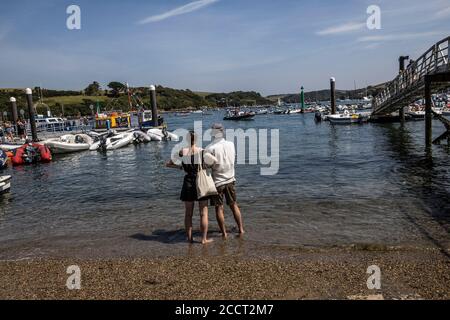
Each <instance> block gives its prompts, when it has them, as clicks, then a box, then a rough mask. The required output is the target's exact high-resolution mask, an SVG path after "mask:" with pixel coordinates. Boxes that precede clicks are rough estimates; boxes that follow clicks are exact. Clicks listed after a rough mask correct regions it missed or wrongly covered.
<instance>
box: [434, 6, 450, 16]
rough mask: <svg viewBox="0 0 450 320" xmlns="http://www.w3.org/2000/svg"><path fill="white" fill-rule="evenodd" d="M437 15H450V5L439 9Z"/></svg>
mask: <svg viewBox="0 0 450 320" xmlns="http://www.w3.org/2000/svg"><path fill="white" fill-rule="evenodd" d="M435 16H436V18H439V19H441V18H446V17H448V16H450V7H447V8H444V9H442V10H439V11H438V12H436V14H435Z"/></svg>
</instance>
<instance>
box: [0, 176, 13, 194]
mask: <svg viewBox="0 0 450 320" xmlns="http://www.w3.org/2000/svg"><path fill="white" fill-rule="evenodd" d="M10 189H11V176H0V194H3V193H6V192H9V191H10Z"/></svg>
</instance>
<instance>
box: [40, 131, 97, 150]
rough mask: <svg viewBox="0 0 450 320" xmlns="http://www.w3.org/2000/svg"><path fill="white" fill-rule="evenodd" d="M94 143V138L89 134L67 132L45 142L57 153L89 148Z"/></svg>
mask: <svg viewBox="0 0 450 320" xmlns="http://www.w3.org/2000/svg"><path fill="white" fill-rule="evenodd" d="M93 143H94V140H93V139H92V138H91V137H90V136H88V135H87V134H75V135H73V134H67V135H64V136H61V137H59V138H57V139H49V140H47V141H46V142H45V143H44V144H45V145H46V146H47V147H49V148H50V150H51V152H52V153H54V154H57V153H71V152H79V151H85V150H89V148H90V146H91V145H92V144H93Z"/></svg>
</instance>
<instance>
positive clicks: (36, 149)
mask: <svg viewBox="0 0 450 320" xmlns="http://www.w3.org/2000/svg"><path fill="white" fill-rule="evenodd" d="M11 161H12V164H13V165H15V166H20V165H24V164H32V163H40V162H50V161H52V154H51V152H50V149H49V148H48V147H47V146H45V145H43V144H39V143H26V144H24V145H23V146H21V147H20V148H18V149H16V150H15V152H14V156H13V157H12V158H11Z"/></svg>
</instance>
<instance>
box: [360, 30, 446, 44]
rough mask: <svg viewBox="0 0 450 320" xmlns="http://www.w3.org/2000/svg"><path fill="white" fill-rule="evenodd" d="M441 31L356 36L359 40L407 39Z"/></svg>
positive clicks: (436, 33)
mask: <svg viewBox="0 0 450 320" xmlns="http://www.w3.org/2000/svg"><path fill="white" fill-rule="evenodd" d="M440 34H442V32H437V31H431V32H417V33H398V34H389V35H377V36H366V37H360V38H358V41H359V42H372V41H374V42H379V41H397V40H409V39H416V38H424V37H431V36H436V35H440Z"/></svg>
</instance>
